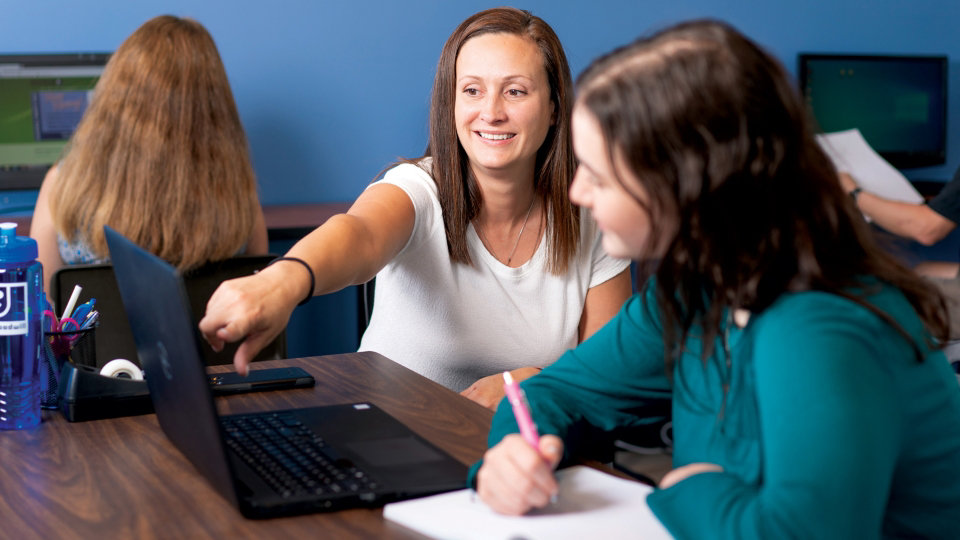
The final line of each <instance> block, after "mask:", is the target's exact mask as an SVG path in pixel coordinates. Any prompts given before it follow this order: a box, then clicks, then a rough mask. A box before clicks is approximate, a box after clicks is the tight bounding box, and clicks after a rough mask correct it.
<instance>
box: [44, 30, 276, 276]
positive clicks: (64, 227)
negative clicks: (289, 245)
mask: <svg viewBox="0 0 960 540" xmlns="http://www.w3.org/2000/svg"><path fill="white" fill-rule="evenodd" d="M256 189H257V187H256V179H255V178H254V173H253V167H252V166H251V164H250V156H249V151H248V148H247V139H246V136H245V134H244V131H243V126H242V125H241V123H240V116H239V114H238V113H237V107H236V104H235V103H234V100H233V94H232V92H231V91H230V84H229V82H228V81H227V74H226V71H225V70H224V67H223V63H222V62H221V60H220V55H219V53H218V52H217V47H216V45H215V44H214V42H213V38H212V37H210V34H209V33H208V32H207V30H206V29H205V28H204V27H203V26H202V25H201V24H200V23H198V22H196V21H193V20H190V19H181V18H177V17H173V16H169V15H164V16H159V17H155V18H153V19H151V20H149V21H147V22H146V23H144V24H143V25H142V26H141V27H140V28H138V29H137V30H136V31H135V32H134V33H133V34H132V35H130V37H128V38H127V39H126V41H124V42H123V44H121V45H120V47H119V48H118V49H117V51H116V52H115V53H114V54H113V56H112V57H111V58H110V61H109V62H108V63H107V66H106V68H105V69H104V72H103V76H102V77H101V78H100V81H99V82H98V83H97V86H96V88H95V90H94V96H93V99H92V100H91V103H90V106H89V108H88V109H87V111H86V113H85V114H84V117H83V119H82V120H81V122H80V124H79V126H78V127H77V130H76V132H75V133H74V135H73V137H72V139H71V141H70V143H69V145H68V147H67V150H66V153H65V155H64V158H63V159H62V161H61V163H60V166H59V170H58V173H57V182H56V185H55V189H54V190H53V193H52V196H51V211H52V214H53V220H54V223H56V227H57V232H58V233H59V234H60V235H61V237H63V238H64V239H66V240H68V241H71V242H72V241H74V240H76V239H77V238H78V237H79V239H81V240H84V241H86V243H88V245H89V246H90V249H91V250H92V251H93V253H94V254H96V255H98V256H102V257H104V258H106V255H107V249H106V244H105V242H104V238H103V225H110V226H111V227H113V228H115V229H117V230H118V231H119V232H121V233H123V234H124V235H125V236H127V237H128V238H130V239H131V240H133V241H134V242H136V243H137V244H139V245H141V246H143V247H144V248H145V249H148V250H149V251H151V252H152V253H154V254H156V255H158V256H159V257H161V258H163V259H166V260H167V261H169V262H170V263H171V264H173V265H175V266H176V267H177V268H179V269H180V270H189V269H191V268H195V267H197V266H200V265H202V264H203V263H205V262H208V261H212V260H221V259H226V258H229V257H231V256H233V255H235V254H236V253H237V252H239V251H241V250H242V249H243V247H244V246H245V245H246V242H247V241H248V239H249V238H250V235H251V233H252V231H253V226H254V220H255V216H256V212H257V208H258V205H259V200H258V198H257V191H256Z"/></svg>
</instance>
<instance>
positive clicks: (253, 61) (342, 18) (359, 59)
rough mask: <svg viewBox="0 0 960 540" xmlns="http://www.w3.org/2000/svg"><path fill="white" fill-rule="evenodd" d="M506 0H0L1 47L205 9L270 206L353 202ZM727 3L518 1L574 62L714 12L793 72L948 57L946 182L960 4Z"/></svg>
mask: <svg viewBox="0 0 960 540" xmlns="http://www.w3.org/2000/svg"><path fill="white" fill-rule="evenodd" d="M500 3H501V2H497V1H493V2H491V1H478V0H459V1H456V2H450V1H447V0H419V1H408V2H397V1H387V0H379V1H378V0H373V1H361V2H329V1H316V0H303V1H292V0H275V1H271V2H262V1H252V0H232V1H205V2H197V1H195V0H137V1H136V2H131V1H129V0H98V1H96V2H69V3H68V2H65V1H63V0H34V1H30V2H25V1H23V0H0V25H2V28H3V31H2V32H0V52H7V53H10V52H36V51H77V50H88V51H89V50H113V49H115V48H116V47H117V45H118V44H119V43H120V42H121V41H123V39H124V38H125V37H126V36H127V35H128V34H130V33H131V32H132V31H133V30H134V29H135V28H136V27H137V26H139V25H140V24H141V23H142V22H143V21H145V20H146V19H148V18H150V17H152V16H154V15H157V14H161V13H173V14H176V15H184V16H190V17H194V18H196V19H198V20H199V21H200V22H202V23H203V24H204V25H206V26H207V27H208V28H209V29H210V31H211V33H212V34H213V36H214V39H215V40H216V41H217V44H218V46H219V48H220V51H221V53H222V55H223V59H224V62H225V64H226V67H227V72H228V74H229V76H230V80H231V83H232V85H233V88H234V92H235V94H236V99H237V103H238V106H239V108H240V114H241V116H242V118H243V122H244V125H245V126H246V129H247V134H248V136H249V139H250V144H251V147H252V152H253V159H254V163H255V167H256V171H257V174H258V176H259V181H260V187H261V196H262V199H263V202H264V203H268V204H269V203H275V204H282V203H296V202H302V201H342V200H352V199H353V198H355V197H356V196H357V195H358V194H359V193H360V191H361V190H362V189H363V187H364V186H365V185H366V184H367V183H368V182H369V181H370V179H371V178H372V177H373V176H374V175H375V174H376V173H377V172H378V171H379V170H380V169H381V168H382V167H384V166H385V165H386V164H388V163H389V162H391V161H392V160H394V159H395V158H396V157H398V156H413V155H418V154H419V153H420V152H421V151H422V150H423V147H424V142H425V124H426V112H427V101H428V95H429V91H430V84H431V82H432V77H433V70H434V67H435V65H436V61H437V58H438V56H439V53H440V48H441V46H442V45H443V42H444V40H445V39H446V37H447V36H448V35H449V34H450V32H451V31H452V30H453V28H454V27H455V26H456V25H457V24H458V23H459V22H460V21H461V20H462V19H464V18H465V17H466V16H468V15H469V14H471V13H473V12H475V11H478V10H480V9H483V8H486V7H491V6H495V5H498V4H500ZM721 4H728V3H727V2H716V1H715V0H673V1H671V2H663V1H659V0H658V1H632V2H631V1H618V0H594V1H592V2H564V1H557V0H530V1H525V2H518V3H516V4H515V5H517V6H518V7H523V8H527V9H530V10H531V11H533V12H534V13H535V14H537V15H540V16H541V17H543V18H544V19H545V20H546V21H547V22H549V23H550V24H551V25H552V26H553V27H554V28H555V30H556V31H557V33H558V34H559V36H560V38H561V39H562V41H563V42H564V45H565V47H566V50H567V54H568V55H569V58H570V63H571V68H572V69H573V71H574V73H575V74H576V73H579V72H580V71H581V70H582V69H583V68H584V67H585V66H586V65H587V63H589V61H590V60H591V59H592V58H593V57H595V56H597V55H598V54H600V53H602V52H605V51H607V50H609V49H611V48H612V47H614V46H616V45H619V44H622V43H625V42H627V41H629V40H631V39H632V38H634V37H636V36H637V35H639V34H641V33H644V32H647V31H649V30H651V29H654V28H659V27H661V26H663V25H666V24H670V23H672V22H675V21H678V20H681V19H686V18H691V17H703V16H712V17H720V18H723V19H725V20H727V21H729V22H731V23H733V24H734V25H736V26H738V27H739V28H740V29H742V30H743V31H745V32H746V33H747V34H748V35H750V36H752V37H753V38H754V39H756V40H757V41H759V42H760V43H762V44H764V45H765V46H766V47H767V48H768V49H770V50H771V51H772V52H773V53H774V54H775V55H777V56H778V57H779V58H780V59H781V60H782V61H783V62H784V63H785V64H786V65H787V67H788V68H789V69H790V70H791V71H795V64H796V54H797V52H800V51H825V52H826V51H849V52H863V53H874V52H877V53H917V54H920V53H937V54H947V55H949V56H950V57H951V65H950V68H951V81H950V88H951V99H950V111H949V114H950V131H949V144H950V151H949V153H948V156H947V161H948V162H947V164H946V165H945V166H943V167H935V168H929V169H919V170H913V171H907V174H908V176H910V177H912V178H921V179H937V180H946V179H948V178H949V176H950V173H951V172H952V171H953V170H954V169H955V168H956V167H957V166H958V165H960V100H958V99H957V97H958V92H960V66H958V65H957V62H958V61H960V39H957V38H956V32H957V29H958V27H960V2H957V1H956V0H914V1H909V2H908V1H907V0H871V1H865V0H833V1H827V0H808V1H803V2H800V1H797V2H792V3H790V5H786V6H784V5H783V4H784V3H783V2H771V1H769V0H743V1H740V2H736V3H735V4H736V5H731V6H724V7H721ZM729 4H734V3H733V2H729ZM574 6H575V7H574Z"/></svg>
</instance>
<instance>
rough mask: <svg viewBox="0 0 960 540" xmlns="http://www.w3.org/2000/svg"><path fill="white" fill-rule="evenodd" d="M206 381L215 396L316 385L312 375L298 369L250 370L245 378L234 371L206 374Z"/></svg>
mask: <svg viewBox="0 0 960 540" xmlns="http://www.w3.org/2000/svg"><path fill="white" fill-rule="evenodd" d="M207 380H208V381H209V382H210V388H211V389H212V390H213V393H214V394H215V395H223V394H240V393H243V392H260V391H263V390H286V389H288V388H308V387H311V386H313V385H315V384H316V383H317V382H316V381H315V380H314V378H313V376H312V375H310V374H309V373H307V372H306V371H305V370H304V369H303V368H298V367H286V368H270V369H251V370H250V374H249V375H247V376H246V377H244V376H243V375H240V374H239V373H237V372H236V371H228V372H226V373H208V374H207Z"/></svg>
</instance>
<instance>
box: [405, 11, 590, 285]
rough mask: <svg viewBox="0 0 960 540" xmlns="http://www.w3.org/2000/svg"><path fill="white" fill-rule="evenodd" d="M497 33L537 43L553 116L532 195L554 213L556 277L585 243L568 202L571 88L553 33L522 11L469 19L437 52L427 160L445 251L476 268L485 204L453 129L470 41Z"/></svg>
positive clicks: (552, 246)
mask: <svg viewBox="0 0 960 540" xmlns="http://www.w3.org/2000/svg"><path fill="white" fill-rule="evenodd" d="M493 33H507V34H514V35H517V36H521V37H524V38H527V39H529V40H531V41H532V42H533V43H534V44H536V46H537V48H538V49H540V54H541V55H542V57H543V66H544V68H545V69H546V72H547V81H549V83H550V99H551V100H552V101H553V104H554V106H555V110H556V117H555V122H554V125H553V126H551V128H550V130H549V132H548V133H547V138H546V139H545V140H544V142H543V145H542V146H541V147H540V150H539V151H538V152H537V161H536V166H535V169H534V171H535V173H534V174H535V178H534V190H535V192H536V194H537V196H538V197H541V198H542V200H543V201H544V203H545V205H546V207H547V208H548V209H549V212H548V215H549V216H550V221H549V227H548V238H549V242H550V259H549V268H550V271H551V272H552V273H555V274H562V273H564V272H566V269H567V266H568V264H569V262H570V260H571V259H572V258H573V257H574V255H575V254H576V253H577V248H578V244H579V239H580V214H579V212H577V210H576V209H575V208H574V206H573V205H572V204H571V202H570V199H569V198H568V197H567V190H568V189H569V187H570V181H571V180H572V178H573V173H574V169H575V168H576V165H575V161H574V157H573V151H572V150H571V140H570V112H571V110H572V108H573V83H572V77H571V76H570V67H569V66H568V65H567V57H566V55H565V54H564V52H563V46H562V45H561V44H560V39H559V38H557V35H556V33H554V31H553V29H552V28H550V26H549V25H548V24H547V23H546V22H544V21H543V19H541V18H539V17H536V16H534V15H532V14H530V12H528V11H523V10H520V9H514V8H494V9H489V10H486V11H481V12H479V13H476V14H474V15H472V16H470V17H469V18H468V19H467V20H465V21H463V22H462V23H460V26H458V27H457V29H456V30H454V32H453V34H452V35H451V36H450V38H449V39H447V42H446V43H445V44H444V46H443V51H442V52H441V53H440V60H439V62H438V63H437V74H436V77H435V78H434V82H433V93H432V97H431V101H430V121H429V139H428V142H427V149H426V151H425V153H424V156H423V157H432V158H433V170H432V175H433V178H434V180H435V181H436V183H437V189H438V191H439V197H440V207H441V208H442V209H443V224H444V227H445V229H446V234H447V249H448V251H449V253H450V258H451V259H452V260H453V261H454V262H459V263H464V264H472V263H471V260H470V253H469V251H468V250H467V240H466V238H467V227H468V225H469V224H470V221H471V220H473V219H474V218H475V217H476V216H477V215H478V214H479V213H480V207H481V204H482V203H483V200H482V195H481V193H480V188H479V186H478V185H477V181H476V179H475V178H474V177H473V174H472V173H471V172H470V167H469V160H468V158H467V156H466V154H465V152H464V150H463V147H462V146H461V145H460V142H459V139H458V138H457V129H456V126H455V125H454V104H455V101H456V68H457V56H458V55H459V53H460V48H461V47H463V44H464V43H466V42H467V40H469V39H470V38H473V37H476V36H479V35H481V34H493Z"/></svg>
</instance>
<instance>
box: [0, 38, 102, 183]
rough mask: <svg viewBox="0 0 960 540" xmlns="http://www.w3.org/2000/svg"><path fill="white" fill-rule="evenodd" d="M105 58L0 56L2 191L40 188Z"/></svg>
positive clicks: (80, 113)
mask: <svg viewBox="0 0 960 540" xmlns="http://www.w3.org/2000/svg"><path fill="white" fill-rule="evenodd" d="M109 57H110V55H109V53H73V54H4V55H0V190H2V189H36V188H38V187H40V184H41V182H43V177H44V175H45V174H46V173H47V170H48V169H49V168H50V166H51V165H52V164H53V163H54V162H56V161H57V159H59V158H60V154H61V152H62V151H63V147H64V146H65V145H66V144H67V140H68V139H69V138H70V135H72V134H73V131H74V129H76V127H77V123H79V122H80V118H81V117H82V116H83V112H84V111H85V110H86V108H87V104H88V103H90V97H91V95H92V93H93V88H94V86H95V85H96V84H97V81H98V80H99V79H100V74H101V73H102V72H103V67H104V65H105V64H106V63H107V60H108V59H109Z"/></svg>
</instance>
